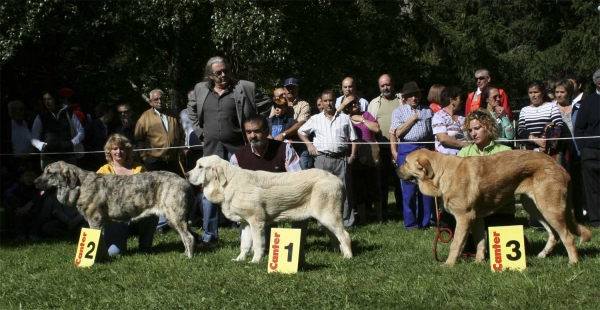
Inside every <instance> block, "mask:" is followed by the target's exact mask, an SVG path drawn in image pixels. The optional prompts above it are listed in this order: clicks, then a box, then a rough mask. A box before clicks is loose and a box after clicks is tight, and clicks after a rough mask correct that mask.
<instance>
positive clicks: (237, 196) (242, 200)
mask: <svg viewBox="0 0 600 310" xmlns="http://www.w3.org/2000/svg"><path fill="white" fill-rule="evenodd" d="M188 179H189V181H190V183H192V184H194V185H202V186H204V195H205V197H206V199H208V200H209V201H210V202H212V203H219V204H221V210H222V211H223V214H224V215H225V216H226V217H227V218H228V219H230V220H232V221H239V222H242V241H241V246H240V248H241V253H240V255H239V256H238V257H237V258H236V259H235V260H238V261H239V260H243V259H244V258H245V257H246V254H247V253H248V251H249V250H250V247H252V248H253V249H254V257H253V258H252V262H253V263H256V262H258V261H260V259H261V258H262V256H263V254H264V240H265V239H264V238H265V230H264V228H265V224H270V223H273V222H279V221H286V220H289V221H301V220H305V219H307V218H309V217H313V218H315V219H316V220H318V221H319V222H321V224H323V226H324V227H325V228H327V229H328V230H329V233H330V238H331V239H332V240H334V238H332V237H333V236H331V234H333V235H334V236H335V237H336V238H337V240H338V241H339V243H340V249H341V251H342V253H343V254H344V258H352V249H351V247H350V235H349V234H348V232H347V231H346V230H344V226H343V223H342V204H343V201H344V199H345V195H346V191H345V189H344V185H343V183H342V181H340V179H338V178H337V177H336V176H334V175H333V174H331V173H329V172H326V171H324V170H319V169H310V170H304V171H300V172H289V173H288V172H282V173H271V172H265V171H251V170H245V169H241V168H239V167H236V166H233V165H231V164H230V163H229V162H228V161H226V160H223V159H221V158H220V157H218V156H216V155H213V156H208V157H203V158H200V159H199V160H198V161H197V163H196V167H195V168H194V169H192V170H190V171H189V172H188Z"/></svg>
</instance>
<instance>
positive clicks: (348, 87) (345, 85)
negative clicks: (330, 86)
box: [342, 77, 355, 96]
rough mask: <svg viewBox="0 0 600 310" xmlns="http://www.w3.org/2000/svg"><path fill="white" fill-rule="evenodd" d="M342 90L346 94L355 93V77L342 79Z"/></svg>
mask: <svg viewBox="0 0 600 310" xmlns="http://www.w3.org/2000/svg"><path fill="white" fill-rule="evenodd" d="M342 91H343V92H344V96H349V95H354V91H355V89H354V79H353V78H351V77H347V78H345V79H344V80H343V81H342Z"/></svg>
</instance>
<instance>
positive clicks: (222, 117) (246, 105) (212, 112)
mask: <svg viewBox="0 0 600 310" xmlns="http://www.w3.org/2000/svg"><path fill="white" fill-rule="evenodd" d="M204 78H205V79H204V81H203V82H200V83H198V84H196V86H195V87H194V91H193V93H192V95H191V97H190V99H189V102H188V114H189V121H190V122H191V123H192V126H193V128H194V131H195V132H196V135H197V136H198V137H199V138H200V139H203V141H204V145H203V156H210V155H218V156H219V157H221V158H223V159H225V160H227V161H229V160H230V158H231V155H233V153H235V152H236V151H237V150H239V149H240V148H241V147H242V146H244V144H246V143H247V141H246V136H245V134H244V131H243V130H242V129H243V128H242V125H243V124H244V121H245V119H246V118H248V117H249V116H251V115H255V114H261V115H264V116H268V114H269V112H270V111H271V106H272V105H273V101H272V100H271V98H269V96H267V95H265V94H263V93H262V92H261V91H260V90H259V89H258V88H257V87H256V85H255V84H254V83H253V82H250V81H244V80H236V79H234V78H233V77H232V74H231V66H230V65H229V63H228V62H227V61H226V60H225V59H224V58H222V57H219V56H215V57H212V58H211V59H209V60H208V62H207V63H206V66H205V68H204ZM202 208H203V211H204V223H203V228H204V236H203V237H202V242H201V243H199V245H200V246H208V245H210V244H212V243H214V242H217V241H218V240H219V233H218V225H219V205H215V204H213V203H211V202H210V201H208V200H207V199H206V198H203V199H202Z"/></svg>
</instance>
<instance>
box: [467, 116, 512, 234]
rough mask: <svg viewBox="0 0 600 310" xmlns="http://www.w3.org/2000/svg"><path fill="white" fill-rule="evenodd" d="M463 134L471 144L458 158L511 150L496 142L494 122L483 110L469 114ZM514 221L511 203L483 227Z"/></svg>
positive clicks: (496, 134) (488, 219) (496, 130)
mask: <svg viewBox="0 0 600 310" xmlns="http://www.w3.org/2000/svg"><path fill="white" fill-rule="evenodd" d="M465 132H467V134H468V136H469V139H470V140H472V141H473V143H472V144H471V145H469V146H465V147H463V148H462V149H461V150H460V151H459V152H458V154H457V155H458V156H459V157H469V156H487V155H492V154H495V153H498V152H504V151H510V150H511V148H510V147H508V146H506V145H503V144H500V143H498V142H496V140H497V139H498V136H499V134H500V133H499V131H498V126H497V123H496V120H494V118H493V117H492V115H491V114H490V113H489V112H488V111H486V110H484V109H478V110H475V111H473V112H471V113H469V115H468V116H467V119H466V120H465ZM514 221H515V203H514V201H511V202H510V203H508V204H506V205H504V206H502V207H500V208H499V209H498V210H496V212H495V213H494V214H492V215H489V216H487V217H485V227H486V228H487V227H489V226H505V225H512V224H513V223H514Z"/></svg>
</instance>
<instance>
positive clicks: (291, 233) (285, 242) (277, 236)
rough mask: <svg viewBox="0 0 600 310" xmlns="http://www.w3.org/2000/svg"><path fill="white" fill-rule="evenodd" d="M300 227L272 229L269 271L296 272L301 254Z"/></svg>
mask: <svg viewBox="0 0 600 310" xmlns="http://www.w3.org/2000/svg"><path fill="white" fill-rule="evenodd" d="M301 246H302V244H301V243H300V229H294V228H273V229H271V246H270V248H269V264H268V266H267V272H269V273H271V272H282V273H296V272H298V257H299V254H300V247H301Z"/></svg>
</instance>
